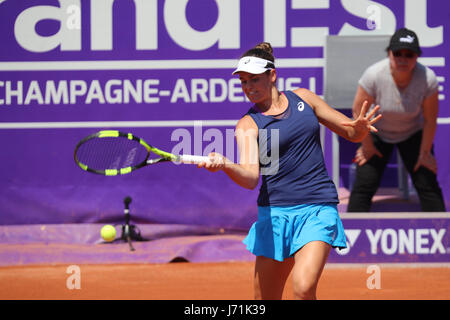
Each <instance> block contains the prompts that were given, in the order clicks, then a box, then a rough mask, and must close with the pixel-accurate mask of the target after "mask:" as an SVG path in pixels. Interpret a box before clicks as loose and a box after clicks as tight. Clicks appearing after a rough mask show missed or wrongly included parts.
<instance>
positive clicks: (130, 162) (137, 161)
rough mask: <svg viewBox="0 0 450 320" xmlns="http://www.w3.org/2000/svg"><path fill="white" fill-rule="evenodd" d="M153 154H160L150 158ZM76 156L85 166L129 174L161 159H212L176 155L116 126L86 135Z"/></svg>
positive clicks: (110, 173)
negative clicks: (115, 127)
mask: <svg viewBox="0 0 450 320" xmlns="http://www.w3.org/2000/svg"><path fill="white" fill-rule="evenodd" d="M151 155H156V156H158V157H157V158H151V159H150V156H151ZM74 158H75V162H76V163H77V165H78V166H79V167H80V168H81V169H83V170H85V171H88V172H92V173H96V174H101V175H105V176H117V175H124V174H128V173H130V172H133V171H135V170H137V169H140V168H142V167H145V166H148V165H152V164H156V163H160V162H167V161H172V162H177V163H189V164H197V163H201V162H209V161H210V160H209V158H208V157H203V156H194V155H174V154H172V153H169V152H165V151H162V150H159V149H157V148H155V147H152V146H151V145H149V144H148V143H147V142H145V141H144V140H142V139H141V138H139V137H137V136H135V135H133V134H131V133H124V132H120V131H116V130H103V131H99V132H96V133H94V134H91V135H89V136H87V137H85V138H84V139H82V140H81V141H80V142H78V144H77V146H76V147H75V152H74Z"/></svg>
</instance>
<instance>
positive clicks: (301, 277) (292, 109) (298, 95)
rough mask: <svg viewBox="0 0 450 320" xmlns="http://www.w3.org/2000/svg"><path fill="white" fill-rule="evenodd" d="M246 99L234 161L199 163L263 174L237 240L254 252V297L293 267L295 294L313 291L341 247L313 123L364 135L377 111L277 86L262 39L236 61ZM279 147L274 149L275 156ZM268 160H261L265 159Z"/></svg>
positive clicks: (239, 174) (278, 285)
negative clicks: (343, 107) (353, 112)
mask: <svg viewBox="0 0 450 320" xmlns="http://www.w3.org/2000/svg"><path fill="white" fill-rule="evenodd" d="M233 74H238V75H239V79H240V80H241V85H242V89H243V91H244V93H245V94H246V96H247V97H248V98H249V100H250V102H251V103H253V104H254V105H253V107H251V108H250V110H249V111H248V112H247V114H246V115H244V116H243V117H242V118H241V119H240V120H239V121H238V123H237V125H236V131H235V132H236V141H237V145H238V149H239V152H240V159H239V163H238V164H236V163H233V162H232V161H231V160H229V159H227V158H226V157H224V156H223V155H221V154H218V153H212V154H210V155H209V157H210V160H211V163H201V164H199V165H198V167H205V168H206V169H208V170H210V171H212V172H216V171H219V170H223V171H224V172H225V173H226V174H227V175H228V176H229V177H230V178H231V179H232V180H233V181H235V182H236V183H237V184H238V185H240V186H242V187H244V188H249V189H254V188H255V187H256V186H257V185H258V183H259V178H260V175H261V176H262V185H261V188H260V192H259V196H258V201H257V203H258V220H257V221H256V222H255V223H254V224H253V226H252V227H251V229H250V231H249V233H248V235H247V237H246V238H245V240H244V243H245V244H246V245H247V249H248V250H249V251H250V252H252V253H253V254H254V255H255V256H256V263H255V273H254V290H255V293H254V294H255V298H256V299H264V300H266V299H281V298H282V294H283V290H284V286H285V283H286V280H287V278H288V276H289V274H290V273H291V271H292V279H293V289H294V297H295V298H297V299H316V288H317V284H318V281H319V278H320V275H321V273H322V270H323V267H324V266H325V263H326V260H327V257H328V255H329V253H330V250H331V248H332V247H338V248H345V247H346V237H345V234H344V228H343V226H342V222H341V220H340V218H339V214H338V212H337V203H338V202H339V200H338V194H337V191H336V188H335V186H334V184H333V182H332V181H331V179H330V177H329V176H328V173H327V170H326V168H325V164H324V159H323V154H322V149H321V145H320V138H319V123H322V124H324V125H325V126H327V127H328V128H329V129H330V130H332V131H334V132H336V133H337V134H339V135H340V136H342V137H344V138H346V139H348V140H350V141H353V142H359V141H361V140H363V139H364V138H365V137H366V136H367V134H368V133H369V132H370V131H376V129H375V128H374V127H373V126H372V124H373V123H374V122H376V121H377V120H378V119H379V118H380V116H377V117H374V118H373V116H374V115H375V113H376V111H377V110H378V107H376V108H374V109H373V110H372V111H371V112H369V113H368V114H367V115H366V112H367V110H368V105H367V103H364V104H363V106H362V108H361V113H360V115H359V116H358V117H356V119H354V120H352V119H349V118H348V117H346V116H345V115H343V114H342V113H340V112H338V111H336V110H335V109H333V108H331V107H330V106H328V105H327V104H326V103H325V102H324V101H323V100H322V99H321V98H320V97H318V96H317V95H315V94H314V93H313V92H311V91H309V90H307V89H302V88H300V89H296V90H294V91H285V92H280V91H278V89H277V87H276V79H277V73H276V69H275V59H274V57H273V50H272V47H271V45H270V44H269V43H265V42H264V43H261V44H259V45H257V46H256V47H254V48H253V49H250V50H249V51H247V52H246V53H244V54H243V55H242V57H241V59H240V60H239V63H238V67H237V69H236V70H235V71H234V72H233ZM276 155H278V156H276ZM268 159H269V160H271V161H270V162H271V163H268V162H269V160H268Z"/></svg>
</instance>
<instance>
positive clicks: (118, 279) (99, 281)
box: [0, 262, 450, 300]
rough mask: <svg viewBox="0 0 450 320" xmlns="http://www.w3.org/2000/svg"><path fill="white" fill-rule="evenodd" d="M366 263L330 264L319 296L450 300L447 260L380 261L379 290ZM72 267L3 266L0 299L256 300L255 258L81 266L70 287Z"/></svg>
mask: <svg viewBox="0 0 450 320" xmlns="http://www.w3.org/2000/svg"><path fill="white" fill-rule="evenodd" d="M368 266H369V265H358V266H350V267H349V266H344V265H332V264H329V265H327V267H326V268H325V270H324V272H323V275H322V278H321V281H320V283H319V287H318V292H317V297H318V299H324V300H377V299H387V300H390V299H395V300H410V299H415V300H448V299H450V280H449V279H450V268H449V267H448V266H446V265H444V266H442V267H437V266H431V267H430V266H428V265H425V266H405V265H403V266H402V265H400V266H395V265H379V267H380V269H379V270H380V278H379V279H380V285H381V288H380V289H368V287H367V280H368V278H369V277H370V276H371V275H372V273H367V270H368V269H367V267H368ZM68 267H69V265H35V266H7V267H0V299H2V300H18V299H20V300H22V299H26V300H34V299H37V300H54V299H58V300H60V299H64V300H71V299H76V300H80V299H83V300H84V299H87V300H115V299H125V300H128V299H133V300H140V299H146V300H147V299H148V300H160V299H161V300H251V299H253V292H252V276H253V262H225V263H187V262H179V263H166V264H117V265H114V264H107V265H78V267H79V270H80V273H79V284H80V289H68V287H67V282H68V279H69V277H70V276H71V275H72V273H67V271H68ZM69 282H70V280H69ZM71 283H72V284H73V283H74V282H71ZM291 287H292V286H291V283H290V281H288V283H287V286H286V288H285V293H284V298H285V299H291V298H292V293H291Z"/></svg>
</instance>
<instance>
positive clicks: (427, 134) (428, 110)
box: [414, 92, 439, 173]
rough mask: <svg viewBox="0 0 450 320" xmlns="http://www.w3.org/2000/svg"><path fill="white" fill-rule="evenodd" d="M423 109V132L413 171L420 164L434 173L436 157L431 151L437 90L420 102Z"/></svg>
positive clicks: (437, 103) (434, 131)
mask: <svg viewBox="0 0 450 320" xmlns="http://www.w3.org/2000/svg"><path fill="white" fill-rule="evenodd" d="M422 110H423V118H424V123H423V132H422V142H421V144H420V153H419V158H418V160H417V163H416V165H415V167H414V171H416V170H417V169H419V167H420V166H424V167H427V168H428V169H430V170H431V171H433V172H434V173H436V172H437V164H436V159H435V158H434V156H433V155H432V153H431V148H432V146H433V141H434V136H435V134H436V128H437V116H438V111H439V94H438V92H436V93H434V94H432V95H431V96H429V97H427V98H425V99H424V101H423V103H422Z"/></svg>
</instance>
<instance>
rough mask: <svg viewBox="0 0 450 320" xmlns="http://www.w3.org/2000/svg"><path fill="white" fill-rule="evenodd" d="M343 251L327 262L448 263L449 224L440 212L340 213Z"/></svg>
mask: <svg viewBox="0 0 450 320" xmlns="http://www.w3.org/2000/svg"><path fill="white" fill-rule="evenodd" d="M342 223H343V225H344V228H345V234H346V236H347V248H346V249H343V250H339V249H335V250H333V251H331V254H330V257H329V259H328V262H331V263H372V262H374V263H431V262H433V263H435V262H441V263H449V262H450V241H449V240H450V238H449V236H450V225H449V217H448V214H446V213H444V214H442V213H438V214H433V213H427V214H421V213H377V214H355V213H353V214H350V213H347V214H342Z"/></svg>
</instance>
